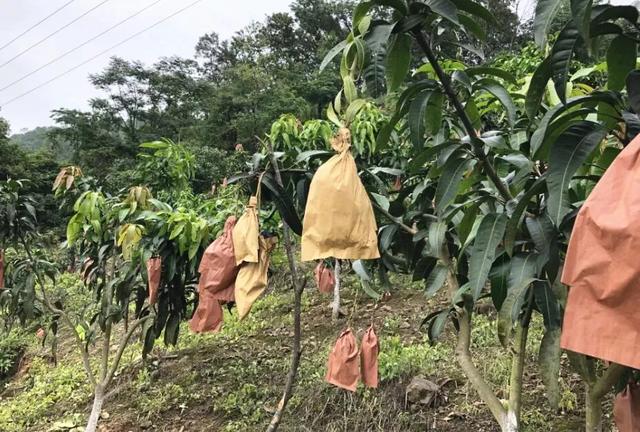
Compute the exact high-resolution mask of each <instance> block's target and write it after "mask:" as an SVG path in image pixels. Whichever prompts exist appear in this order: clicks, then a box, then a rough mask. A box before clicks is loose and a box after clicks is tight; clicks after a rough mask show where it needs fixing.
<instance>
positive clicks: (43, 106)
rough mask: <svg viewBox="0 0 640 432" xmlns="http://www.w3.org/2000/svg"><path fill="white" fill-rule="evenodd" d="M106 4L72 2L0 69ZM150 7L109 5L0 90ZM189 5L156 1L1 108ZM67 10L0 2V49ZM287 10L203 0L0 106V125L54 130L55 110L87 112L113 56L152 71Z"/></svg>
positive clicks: (278, 5) (4, 70)
mask: <svg viewBox="0 0 640 432" xmlns="http://www.w3.org/2000/svg"><path fill="white" fill-rule="evenodd" d="M103 1H104V0H74V1H73V2H72V3H70V4H69V5H68V6H67V7H65V8H64V9H62V10H61V11H60V12H59V13H57V14H56V15H54V16H53V17H51V18H50V19H48V20H47V21H45V22H44V23H42V24H41V25H39V26H37V27H35V28H34V29H33V30H32V31H30V32H29V33H27V34H25V35H24V36H23V37H21V38H19V39H18V40H16V41H15V42H14V43H12V44H11V45H9V46H7V47H6V48H4V49H1V50H0V65H2V64H4V63H5V62H7V61H8V60H10V59H11V58H12V57H14V56H15V55H17V54H19V53H20V52H21V51H23V50H25V49H26V48H28V47H30V46H31V45H33V44H35V43H37V42H38V41H40V40H42V39H43V38H45V37H46V36H47V35H49V34H50V33H52V32H54V31H56V30H57V29H59V28H60V27H62V26H64V25H65V24H67V23H68V22H70V21H72V20H74V19H76V18H78V17H79V16H80V15H82V14H83V13H85V12H86V11H88V10H90V9H91V8H92V7H94V6H96V5H98V4H100V3H101V2H103ZM155 1H156V0H107V1H106V2H105V3H104V4H103V5H101V6H99V7H98V8H97V9H95V10H94V11H92V12H90V13H89V14H88V15H86V16H84V17H83V18H81V19H80V20H78V21H77V22H75V23H74V24H72V25H70V26H69V27H67V28H65V29H64V30H62V31H60V32H59V33H57V34H56V35H54V36H52V37H50V38H49V39H47V40H46V41H44V42H43V43H42V44H40V45H38V46H36V47H35V48H33V49H31V50H30V51H28V52H26V53H25V54H24V55H22V56H20V57H18V58H16V59H15V60H13V61H11V62H10V63H8V64H7V65H6V66H2V67H0V88H3V87H5V86H6V85H7V84H10V83H12V82H13V81H15V80H17V79H19V78H21V77H22V76H24V75H26V74H28V73H30V72H31V71H33V70H34V69H37V68H38V67H40V66H42V65H43V64H45V63H48V62H49V61H51V60H53V59H54V58H56V57H58V56H59V55H61V54H63V53H64V52H66V51H68V50H69V49H71V48H73V47H75V46H77V45H79V44H81V43H83V42H85V41H86V40H88V39H90V38H92V37H93V36H95V35H97V34H99V33H101V32H102V31H104V30H106V29H107V28H109V27H110V26H112V25H114V24H116V23H117V22H119V21H121V20H123V19H125V18H127V17H128V16H130V15H133V14H134V13H136V12H137V11H138V10H140V9H142V8H144V7H145V6H147V5H150V4H152V3H154V2H155ZM193 1H194V0H162V1H160V2H159V3H158V4H156V5H154V6H153V7H151V8H149V9H148V10H146V11H145V12H144V13H142V14H140V15H138V16H136V17H135V18H133V19H131V20H129V21H127V22H126V23H124V24H123V25H122V26H119V27H117V28H116V29H114V30H113V31H111V32H109V33H107V34H105V35H104V36H102V37H100V38H99V39H97V40H96V41H94V42H92V43H90V44H88V45H87V46H84V47H83V48H81V49H79V50H77V51H75V52H73V53H71V54H69V55H68V56H66V57H64V58H63V59H61V60H59V61H58V62H56V63H54V64H52V65H51V66H48V67H46V68H44V69H43V70H41V71H39V72H38V73H35V74H33V75H32V76H30V77H28V78H26V79H25V80H23V81H21V82H19V83H17V84H15V85H13V86H11V87H9V88H7V89H6V90H4V91H0V104H4V103H5V102H6V101H8V100H9V99H11V98H13V97H15V96H18V95H20V94H22V93H24V92H27V91H29V90H31V89H33V88H34V87H36V86H38V85H40V84H42V83H43V82H45V81H47V80H49V79H51V78H52V77H54V76H55V75H58V74H61V73H62V72H65V71H66V70H68V69H70V68H72V67H74V66H76V65H78V64H80V63H82V62H83V61H85V60H87V59H89V58H91V57H92V56H94V55H96V54H97V53H99V52H100V51H102V50H105V49H106V48H108V47H110V46H112V45H115V44H116V43H118V42H120V41H121V40H123V39H126V38H127V37H129V36H131V35H133V34H135V33H136V32H138V31H140V30H142V29H144V28H145V27H147V26H150V25H151V24H153V23H155V22H156V21H159V20H161V19H163V18H165V17H167V16H169V15H171V14H172V13H174V12H175V11H177V10H179V9H181V8H183V7H185V6H187V5H189V4H191V3H192V2H193ZM67 2H69V0H0V11H1V13H0V47H1V46H3V45H5V44H6V43H7V42H8V41H10V40H11V39H13V38H14V37H15V36H17V35H19V34H20V33H22V32H23V31H24V30H26V29H27V28H29V27H30V26H32V25H33V24H35V23H37V22H38V21H40V20H41V19H42V18H44V17H46V16H47V15H49V14H50V13H51V12H53V11H55V10H56V9H58V8H59V7H61V6H63V5H64V4H65V3H67ZM290 3H291V0H231V1H229V0H201V1H200V2H199V3H197V4H196V5H194V6H193V7H191V8H189V9H187V10H185V11H184V12H182V13H180V14H179V15H176V16H175V17H173V18H171V19H169V20H167V21H165V22H164V23H163V24H161V25H159V26H157V27H155V28H153V29H151V30H149V31H147V32H145V33H143V34H141V35H140V36H137V37H135V38H134V39H132V40H130V41H129V42H127V43H125V44H123V45H121V46H119V47H117V48H115V49H114V50H113V51H109V52H108V53H106V54H105V55H103V56H101V57H99V58H96V59H95V60H93V61H91V62H89V63H87V64H86V65H84V66H82V67H80V68H78V69H77V70H75V71H73V72H71V73H68V74H67V75H65V76H63V77H62V78H60V79H58V80H56V81H54V82H52V83H50V84H48V85H46V86H44V87H42V88H40V89H38V90H36V91H34V92H33V93H31V94H29V95H27V96H24V97H22V98H20V99H17V100H15V101H14V102H11V103H9V104H7V105H6V106H2V109H1V111H0V117H4V118H6V119H7V120H9V122H10V124H11V130H12V132H14V133H16V132H20V131H21V130H22V129H24V128H29V129H30V128H33V127H36V126H44V125H50V124H51V123H52V122H51V119H50V118H49V115H50V112H51V110H53V109H56V108H61V107H65V108H80V109H82V108H86V106H87V104H86V101H87V99H88V98H90V97H92V96H95V95H97V94H98V93H97V91H96V90H94V89H93V88H92V87H91V85H90V84H89V83H88V80H87V76H88V75H89V74H90V73H93V72H97V71H99V70H101V69H102V68H103V67H104V66H106V64H107V63H108V61H109V57H110V56H113V55H117V56H120V57H124V58H126V59H135V60H141V61H143V62H144V63H146V64H150V63H153V62H155V61H156V60H157V59H158V58H160V57H163V56H171V55H179V56H183V57H189V56H192V55H193V52H194V47H195V44H196V42H197V40H198V38H199V37H200V36H202V35H203V34H205V33H209V32H211V31H215V32H217V33H219V34H220V35H221V36H222V37H223V38H227V37H229V36H231V35H232V34H233V33H234V32H235V31H237V30H240V29H241V28H242V27H244V26H245V25H247V24H249V23H251V22H252V21H256V20H258V21H260V20H262V19H263V18H264V17H265V15H267V14H270V13H273V12H277V11H286V10H288V5H289V4H290Z"/></svg>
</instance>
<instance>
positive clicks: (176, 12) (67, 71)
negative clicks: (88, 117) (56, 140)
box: [0, 0, 202, 107]
mask: <svg viewBox="0 0 640 432" xmlns="http://www.w3.org/2000/svg"><path fill="white" fill-rule="evenodd" d="M201 1H202V0H195V1H194V2H192V3H189V4H188V5H187V6H185V7H183V8H182V9H178V10H177V11H175V12H174V13H172V14H171V15H169V16H167V17H165V18H162V19H161V20H159V21H156V22H155V23H153V24H151V25H150V26H149V27H145V28H144V29H142V30H140V31H139V32H137V33H134V34H133V35H131V36H129V37H128V38H126V39H123V40H121V41H120V42H118V43H117V44H115V45H112V46H110V47H109V48H107V49H105V50H103V51H100V52H99V53H98V54H96V55H94V56H93V57H91V58H88V59H87V60H85V61H83V62H82V63H80V64H77V65H75V66H74V67H72V68H70V69H67V70H66V71H64V72H62V73H60V74H58V75H56V76H54V77H53V78H51V79H49V80H47V81H45V82H43V83H42V84H39V85H37V86H36V87H34V88H32V89H31V90H28V91H26V92H24V93H21V94H19V95H17V96H15V97H13V98H11V99H9V100H8V101H6V102H4V103H0V107H4V106H6V105H8V104H10V103H11V102H14V101H16V100H18V99H20V98H23V97H24V96H27V95H28V94H31V93H33V92H34V91H36V90H38V89H40V88H42V87H44V86H46V85H47V84H50V83H52V82H53V81H55V80H57V79H59V78H61V77H63V76H65V75H66V74H68V73H70V72H73V71H74V70H76V69H78V68H80V67H82V66H84V65H86V64H87V63H89V62H91V61H93V60H95V59H97V58H98V57H100V56H102V55H104V54H106V53H107V52H109V51H111V50H112V49H114V48H117V47H119V46H120V45H122V44H124V43H126V42H129V41H130V40H131V39H133V38H135V37H137V36H139V35H141V34H142V33H144V32H146V31H149V30H151V29H152V28H154V27H156V26H159V25H160V24H162V23H163V22H165V21H167V20H169V19H171V18H173V17H174V16H176V15H178V14H180V13H182V12H184V11H186V10H187V9H189V8H191V7H193V6H195V5H196V4H197V3H200V2H201Z"/></svg>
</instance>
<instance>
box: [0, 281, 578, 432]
mask: <svg viewBox="0 0 640 432" xmlns="http://www.w3.org/2000/svg"><path fill="white" fill-rule="evenodd" d="M345 280H346V284H345V285H346V286H345V289H344V291H343V307H344V309H345V310H346V311H348V312H347V317H345V318H344V319H343V320H342V321H341V322H339V323H332V322H331V318H330V308H329V304H330V301H331V296H322V295H320V294H319V293H318V292H317V291H316V290H314V289H307V291H306V292H305V295H304V297H303V298H304V300H303V315H302V324H303V356H302V360H301V364H300V369H299V373H298V380H297V385H296V387H295V391H294V395H293V397H292V399H291V400H290V402H289V407H288V409H287V412H286V414H285V416H284V418H283V424H282V426H281V429H280V430H283V431H309V430H311V431H316V430H323V431H324V430H326V431H343V430H353V431H385V432H387V431H414V430H415V431H418V430H420V431H422V430H425V428H427V425H431V426H433V425H437V426H438V428H437V429H434V430H442V431H445V432H446V431H464V430H469V427H470V425H475V424H476V423H477V424H479V425H483V426H482V427H477V428H476V429H477V430H483V431H484V430H486V431H492V430H495V429H493V428H494V427H495V423H494V422H493V421H492V420H491V418H490V415H489V414H488V412H487V409H486V407H485V406H484V405H483V404H481V403H479V402H478V398H477V395H476V394H475V391H474V390H473V389H472V388H471V387H470V386H469V385H468V384H467V382H466V379H465V377H464V375H463V374H462V373H461V371H460V369H459V368H458V366H457V364H456V362H455V355H454V343H453V342H454V329H453V325H451V324H448V325H447V327H446V330H445V332H444V334H443V338H442V340H441V341H440V342H439V343H437V344H435V345H431V344H430V343H429V342H428V340H427V338H426V335H425V334H424V332H423V331H421V329H420V328H419V326H420V322H421V321H422V319H423V318H424V316H426V315H427V314H428V313H429V312H430V311H431V310H433V309H434V308H436V307H438V305H436V304H435V302H437V301H438V300H437V299H427V298H426V297H425V296H424V294H423V293H422V292H421V291H419V290H417V289H415V288H414V287H410V288H398V289H396V290H395V291H393V292H392V295H391V298H390V299H389V300H387V301H384V302H381V303H379V304H377V305H376V304H375V302H374V301H373V300H371V299H370V298H368V297H366V295H364V294H363V293H362V292H358V294H357V296H356V295H355V294H354V293H355V292H356V291H358V290H357V285H356V284H355V281H354V280H353V279H351V278H345ZM399 286H401V285H399ZM354 298H357V299H358V301H357V304H355V305H354ZM292 302H293V295H292V292H291V290H290V289H288V287H284V288H281V287H277V288H276V290H275V291H273V292H270V293H267V294H266V295H264V296H263V297H262V298H261V299H259V300H258V301H257V302H256V304H255V305H254V308H253V310H252V311H251V313H250V314H249V316H248V317H247V318H246V319H244V320H242V321H239V320H238V319H237V315H236V314H235V311H234V312H232V313H230V312H228V311H227V310H226V309H225V322H224V328H223V331H222V332H220V333H217V334H204V335H196V334H192V333H190V332H189V330H188V325H187V323H183V324H182V325H181V328H180V338H179V342H178V345H177V346H176V347H164V346H163V345H162V344H161V343H158V344H157V345H156V347H155V348H154V350H153V351H152V353H151V356H150V358H149V361H147V362H146V363H143V362H142V361H141V359H140V352H141V346H140V343H139V341H137V340H136V341H135V343H133V344H132V345H131V346H130V347H129V348H128V349H127V350H126V352H125V354H124V356H123V359H122V365H121V367H120V370H119V372H118V376H117V377H116V379H115V381H114V383H113V385H112V389H111V390H112V391H113V396H112V397H111V398H110V399H109V400H108V401H107V402H106V404H105V407H104V411H105V412H106V413H107V414H106V416H105V418H103V420H102V421H101V424H103V425H104V426H105V427H106V428H107V429H106V430H109V431H113V432H119V431H125V432H126V431H141V430H154V431H165V430H167V431H170V430H180V429H181V427H184V432H189V431H200V430H220V431H227V432H233V431H261V430H264V429H265V427H266V424H268V422H269V420H270V418H271V416H272V413H273V411H274V410H275V407H276V406H277V403H278V401H279V399H280V397H281V395H282V389H283V386H284V383H285V379H286V375H287V372H288V368H289V362H290V355H291V351H290V346H291V338H292V335H293V333H292V313H291V312H292ZM494 318H495V317H494V316H492V314H491V313H490V314H489V315H480V314H476V315H475V316H474V321H473V346H472V347H471V350H472V353H473V356H474V360H475V362H476V364H477V365H478V367H479V369H480V370H481V371H482V373H483V374H484V376H485V377H486V378H487V379H488V380H489V382H490V384H491V385H492V387H493V388H494V390H495V391H496V392H497V394H498V395H499V396H500V397H501V398H506V396H505V395H506V392H507V389H508V387H507V384H508V383H507V378H506V377H508V371H509V367H510V361H511V359H510V355H509V354H508V352H507V350H505V349H504V348H503V347H502V346H501V345H500V344H499V342H498V340H497V336H496V331H495V330H496V322H495V319H494ZM372 321H374V322H375V325H376V329H377V333H378V337H379V341H380V355H379V371H380V387H379V388H378V389H366V388H364V387H363V386H359V388H358V390H357V392H356V393H350V392H347V391H344V390H340V389H337V388H335V387H333V386H331V385H329V384H327V383H325V382H324V374H325V366H326V361H327V356H328V354H329V352H330V350H331V347H332V346H333V343H334V342H335V340H336V338H337V336H338V335H339V334H340V331H341V330H342V329H343V328H345V327H347V326H350V327H351V328H352V329H353V330H354V333H355V334H356V337H357V338H358V339H359V338H360V337H361V335H362V333H363V332H364V330H365V329H366V328H367V327H368V325H369V324H370V323H371V322H372ZM542 329H543V326H542V323H540V322H538V321H537V320H534V321H533V324H532V328H531V331H530V339H531V342H530V344H529V348H528V350H527V362H528V364H529V365H530V368H529V369H528V371H533V372H528V375H527V376H525V381H526V383H525V386H526V391H525V401H524V402H525V404H524V406H525V409H524V412H523V422H524V426H525V430H526V431H555V430H559V431H562V430H571V429H563V428H558V427H557V424H556V423H552V422H550V421H549V418H551V417H553V418H555V417H554V416H550V413H549V410H548V409H547V408H546V406H545V404H544V393H543V391H544V390H543V387H542V386H541V385H540V382H539V380H538V378H537V377H536V374H535V371H536V369H535V362H536V357H537V352H535V346H537V345H538V342H539V341H540V338H541V337H542ZM160 340H161V339H160ZM61 342H64V344H66V345H67V349H66V350H64V351H65V353H64V355H63V357H62V358H60V360H59V363H58V365H57V366H54V365H53V364H51V363H50V362H49V361H47V360H46V359H45V358H44V357H42V350H43V349H42V348H40V347H39V346H37V345H32V346H31V347H30V348H29V352H28V358H29V365H28V368H26V370H25V371H24V372H22V373H20V374H19V375H18V376H17V377H16V378H15V379H14V380H13V381H12V382H11V383H9V385H8V387H7V390H5V394H6V395H3V397H2V400H0V430H2V431H7V432H14V431H15V432H17V431H21V432H22V431H47V430H60V431H69V430H73V428H77V427H81V426H82V425H83V421H84V419H85V418H86V415H87V413H88V410H89V408H90V400H91V395H90V389H89V387H88V385H87V384H86V378H85V375H84V371H83V369H82V366H81V362H80V358H79V356H78V355H77V353H76V352H75V350H74V349H73V347H72V346H71V345H70V344H69V341H68V340H65V341H61ZM416 375H422V376H425V377H426V378H428V379H430V380H432V381H434V382H445V381H447V382H449V384H447V385H446V387H445V388H444V389H443V394H444V395H445V396H446V397H445V400H446V402H444V404H443V405H442V406H440V407H435V408H432V407H424V406H419V405H411V404H409V403H408V402H407V400H406V395H405V392H406V388H407V385H408V384H409V382H410V381H411V379H412V378H413V377H414V376H416ZM561 388H562V402H561V408H562V409H563V410H564V411H566V412H568V413H575V410H576V406H577V405H578V404H577V402H576V395H575V393H574V392H573V389H572V388H571V387H570V386H569V385H568V384H567V381H566V380H564V378H563V380H562V381H561ZM452 413H453V414H455V415H453V414H452ZM431 426H429V427H431ZM56 428H57V429H56ZM65 428H66V429H65Z"/></svg>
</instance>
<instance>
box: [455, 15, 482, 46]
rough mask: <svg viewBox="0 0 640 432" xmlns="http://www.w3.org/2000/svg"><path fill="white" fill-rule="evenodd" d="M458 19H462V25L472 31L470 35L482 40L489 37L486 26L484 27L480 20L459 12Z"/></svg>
mask: <svg viewBox="0 0 640 432" xmlns="http://www.w3.org/2000/svg"><path fill="white" fill-rule="evenodd" d="M458 21H460V24H461V25H462V27H464V28H465V29H466V30H467V31H468V32H469V33H470V36H473V37H475V38H477V39H478V40H481V41H484V40H486V39H487V33H486V32H485V31H484V28H482V26H481V25H480V23H479V22H478V21H476V20H474V19H473V18H471V17H468V16H467V15H464V14H461V13H458Z"/></svg>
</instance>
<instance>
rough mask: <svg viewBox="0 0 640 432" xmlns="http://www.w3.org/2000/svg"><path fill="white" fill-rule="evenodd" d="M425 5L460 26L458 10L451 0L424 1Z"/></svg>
mask: <svg viewBox="0 0 640 432" xmlns="http://www.w3.org/2000/svg"><path fill="white" fill-rule="evenodd" d="M423 3H425V4H426V5H427V6H429V8H430V9H431V10H432V11H434V12H435V13H437V14H438V15H440V16H441V17H443V18H446V19H448V20H449V21H451V22H452V23H454V24H458V25H459V24H460V21H458V8H457V7H456V5H455V3H453V2H452V1H451V0H423Z"/></svg>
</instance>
